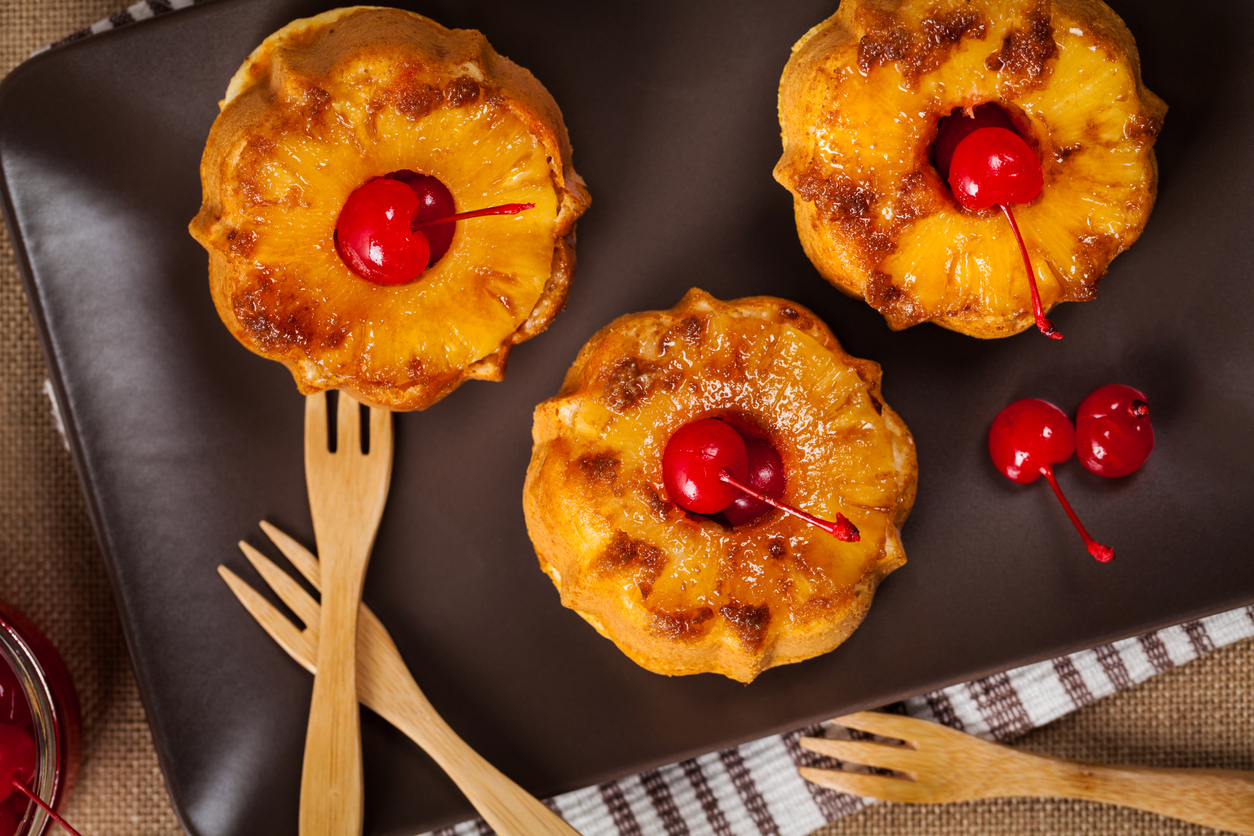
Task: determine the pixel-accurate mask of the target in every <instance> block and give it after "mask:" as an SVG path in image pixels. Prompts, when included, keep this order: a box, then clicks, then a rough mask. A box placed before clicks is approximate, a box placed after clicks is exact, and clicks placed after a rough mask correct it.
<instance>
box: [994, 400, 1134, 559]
mask: <svg viewBox="0 0 1254 836" xmlns="http://www.w3.org/2000/svg"><path fill="white" fill-rule="evenodd" d="M1074 452H1075V428H1074V427H1072V425H1071V421H1070V420H1069V419H1068V418H1067V416H1066V415H1065V414H1064V413H1063V411H1062V410H1061V409H1059V408H1058V407H1056V406H1054V405H1053V404H1052V403H1048V402H1046V401H1042V400H1038V399H1036V398H1025V399H1024V400H1021V401H1015V402H1014V403H1012V404H1011V405H1010V406H1008V407H1006V408H1005V409H1003V410H1002V411H1001V412H999V413H997V417H996V418H994V419H993V426H992V427H991V428H990V429H989V431H988V454H989V456H991V457H992V459H993V464H994V465H996V466H997V469H998V470H1000V471H1001V472H1002V474H1003V475H1004V476H1005V477H1006V478H1007V479H1010V480H1011V481H1014V482H1018V483H1019V484H1021V485H1027V484H1030V483H1031V482H1035V481H1036V480H1037V479H1039V478H1040V477H1042V476H1044V477H1045V479H1046V481H1047V482H1049V486H1050V487H1051V488H1053V490H1054V495H1055V496H1057V497H1058V501H1059V502H1060V503H1062V507H1063V510H1064V511H1066V512H1067V516H1068V517H1070V518H1071V522H1072V523H1073V524H1074V525H1075V528H1076V531H1078V532H1080V537H1081V539H1083V540H1084V545H1085V546H1086V547H1087V548H1088V551H1089V554H1091V555H1093V557H1095V558H1096V559H1097V560H1099V561H1101V562H1102V563H1108V562H1110V561H1111V560H1114V558H1115V552H1114V549H1111V548H1110V547H1109V546H1103V545H1102V544H1100V543H1098V542H1097V541H1095V540H1094V539H1093V538H1092V537H1090V536H1089V533H1088V531H1086V530H1085V528H1084V526H1083V524H1081V522H1080V518H1079V517H1077V516H1076V514H1075V511H1074V510H1072V508H1071V503H1070V502H1068V501H1067V498H1066V497H1065V496H1064V495H1063V493H1062V488H1060V487H1058V480H1057V479H1055V478H1054V468H1053V466H1054V465H1055V464H1061V463H1062V462H1065V461H1066V460H1067V459H1069V458H1071V454H1072V453H1074Z"/></svg>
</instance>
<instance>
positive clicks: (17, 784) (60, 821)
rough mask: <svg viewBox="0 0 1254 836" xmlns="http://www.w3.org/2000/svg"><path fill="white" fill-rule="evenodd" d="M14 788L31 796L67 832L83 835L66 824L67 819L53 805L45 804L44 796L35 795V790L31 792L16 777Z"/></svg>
mask: <svg viewBox="0 0 1254 836" xmlns="http://www.w3.org/2000/svg"><path fill="white" fill-rule="evenodd" d="M13 789H15V790H19V791H21V793H22V794H23V795H25V796H26V797H27V798H29V799H30V800H31V801H33V802H35V803H36V804H37V805H39V807H40V808H41V809H42V810H43V811H44V812H45V813H47V814H48V818H50V819H52V820H53V821H54V822H56V823H57V824H59V825H61V826H62V827H64V828H65V830H66V832H68V833H72V834H74V836H82V834H81V833H79V832H78V831H77V830H75V829H74V828H72V827H70V826H69V825H68V824H66V821H65V819H63V818H61V817H60V816H58V815H57V814H56V811H54V810H53V809H52V808H51V807H49V806H48V805H47V804H45V803H44V800H43V799H42V798H40V797H39V796H37V795H35V794H34V793H33V792H31V791H30V790H29V789H27V788H26V785H25V784H23V783H22V782H21V781H18V780H17V779H16V778H14V779H13Z"/></svg>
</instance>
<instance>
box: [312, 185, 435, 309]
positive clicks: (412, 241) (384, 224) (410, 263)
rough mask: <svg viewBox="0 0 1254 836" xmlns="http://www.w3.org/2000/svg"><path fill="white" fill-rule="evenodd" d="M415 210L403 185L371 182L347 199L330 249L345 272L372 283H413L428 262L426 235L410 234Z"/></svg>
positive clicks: (415, 202) (415, 200) (410, 191)
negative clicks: (338, 254) (347, 268)
mask: <svg viewBox="0 0 1254 836" xmlns="http://www.w3.org/2000/svg"><path fill="white" fill-rule="evenodd" d="M418 207H419V200H418V195H417V194H416V193H415V192H414V190H413V189H411V188H410V187H409V186H407V185H405V184H404V183H402V182H401V181H399V180H393V179H391V178H389V177H376V178H375V179H373V180H370V181H368V182H366V183H365V184H364V185H362V186H359V187H358V188H357V189H355V190H354V191H353V193H352V194H351V195H349V196H348V200H346V201H345V202H344V208H343V209H341V210H340V217H339V220H337V221H336V224H335V244H336V247H337V248H338V249H339V252H340V258H342V259H343V260H344V263H345V264H347V265H348V267H349V269H350V270H352V271H353V272H354V273H356V274H357V275H359V276H361V277H362V278H363V279H367V280H368V281H372V282H374V283H375V284H404V283H405V282H408V281H412V280H413V279H416V278H418V275H419V274H420V273H421V272H422V271H423V270H426V269H427V263H428V262H429V261H430V260H431V246H430V244H428V242H427V236H425V235H415V234H413V231H412V230H411V228H410V227H411V226H412V224H413V221H414V215H416V214H417V212H418Z"/></svg>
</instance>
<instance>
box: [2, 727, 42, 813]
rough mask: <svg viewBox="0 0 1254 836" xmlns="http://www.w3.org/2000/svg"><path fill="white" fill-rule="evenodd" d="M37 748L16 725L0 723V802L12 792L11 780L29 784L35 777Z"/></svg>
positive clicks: (37, 756) (37, 757)
mask: <svg viewBox="0 0 1254 836" xmlns="http://www.w3.org/2000/svg"><path fill="white" fill-rule="evenodd" d="M38 763H39V750H38V749H37V748H36V746H35V741H34V740H33V739H32V738H31V736H30V735H29V734H27V733H26V732H25V731H23V730H22V729H19V728H18V727H17V726H9V725H0V802H2V801H4V800H6V799H7V798H8V797H9V794H10V793H12V792H13V782H14V781H17V782H18V783H21V784H29V783H30V782H31V781H32V780H34V778H35V768H36V766H37V765H38Z"/></svg>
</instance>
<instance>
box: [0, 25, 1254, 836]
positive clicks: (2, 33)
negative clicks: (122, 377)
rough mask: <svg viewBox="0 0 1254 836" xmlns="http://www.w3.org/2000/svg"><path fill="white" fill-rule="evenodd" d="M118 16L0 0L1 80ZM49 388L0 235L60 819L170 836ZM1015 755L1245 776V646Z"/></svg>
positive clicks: (1072, 722)
mask: <svg viewBox="0 0 1254 836" xmlns="http://www.w3.org/2000/svg"><path fill="white" fill-rule="evenodd" d="M119 6H120V3H119V2H118V0H42V1H41V0H0V74H3V73H7V72H8V71H9V70H10V69H12V68H13V67H14V66H15V65H17V64H18V63H19V62H20V61H22V60H23V59H24V58H26V57H27V56H28V55H29V54H30V53H31V52H32V51H33V50H35V49H37V48H38V47H40V46H43V45H45V44H47V43H51V42H53V41H55V40H58V39H60V38H62V37H64V36H65V35H67V34H69V33H71V32H73V31H75V30H77V29H80V28H82V27H84V26H88V25H90V24H92V23H94V22H96V21H97V20H100V19H101V18H104V17H107V16H108V15H110V14H112V13H113V12H116V11H118V9H119ZM138 25H143V24H142V23H141V24H138ZM50 106H55V104H52V105H50ZM142 245H143V242H142V241H136V242H135V246H142ZM46 376H47V372H46V369H45V366H44V359H43V356H42V354H41V353H40V350H39V345H38V342H37V340H36V336H35V328H34V325H33V323H32V321H31V318H30V313H29V309H28V307H27V302H26V297H25V295H24V293H23V291H22V287H21V283H20V280H19V278H18V274H17V268H16V266H15V264H14V260H13V251H12V248H11V246H10V243H9V241H8V238H7V236H3V234H2V233H0V599H2V600H5V601H8V602H10V603H11V604H13V605H14V606H16V607H17V608H18V609H20V610H22V611H23V612H25V613H26V614H27V615H29V616H31V617H32V618H33V619H34V620H35V621H36V622H38V623H39V624H40V625H41V626H43V627H44V629H45V630H46V631H47V633H48V634H49V636H50V637H51V638H52V639H53V641H54V642H55V643H56V644H57V645H58V647H60V648H61V651H62V653H63V654H64V655H65V658H66V662H67V663H68V664H69V667H70V671H71V673H72V674H73V676H74V680H75V682H76V683H77V685H78V689H79V695H80V697H81V698H82V702H83V713H84V719H83V731H84V743H85V746H84V760H83V771H82V776H81V779H80V783H79V787H78V790H77V792H76V794H75V796H74V798H73V799H72V801H71V803H70V805H69V809H68V810H67V812H66V815H67V818H68V819H69V820H70V821H71V822H73V823H75V824H76V826H77V827H79V828H80V829H81V830H82V832H83V833H84V834H85V835H86V834H99V835H100V836H105V835H106V834H107V835H108V836H115V835H116V836H144V834H176V833H179V832H180V831H179V827H178V823H177V821H176V819H175V816H174V813H173V811H172V810H171V808H170V803H169V799H168V798H167V796H166V793H165V786H164V784H163V782H162V778H161V773H160V771H159V769H158V767H157V759H156V755H155V754H154V752H153V748H152V740H151V737H150V735H149V732H148V727H147V725H146V724H145V721H144V710H143V707H142V706H141V705H140V701H139V695H138V691H137V689H136V686H135V679H134V676H133V674H132V672H131V667H130V663H129V661H128V659H127V655H126V649H125V647H124V645H123V640H122V634H121V630H120V628H119V626H118V619H117V614H116V611H115V609H114V606H113V601H112V598H111V596H110V592H109V587H108V582H107V581H106V579H105V575H104V571H103V569H102V566H101V558H100V554H99V551H98V549H97V546H96V541H95V538H94V536H93V534H92V530H91V525H90V523H89V522H88V519H87V513H86V509H85V507H84V504H83V498H82V493H81V489H80V487H79V483H78V480H77V477H76V476H75V473H74V466H73V463H72V462H71V460H70V456H69V454H68V453H67V452H66V450H65V448H64V447H63V446H62V443H61V440H60V438H59V437H58V435H57V433H56V430H55V429H54V427H53V423H52V419H51V416H50V412H49V404H48V400H47V398H46V397H45V396H44V394H43V392H42V386H43V382H44V379H45V377H46ZM1020 745H1022V746H1024V747H1025V748H1028V749H1031V750H1034V751H1040V752H1047V753H1050V754H1054V755H1059V756H1062V757H1071V758H1082V759H1086V760H1092V761H1104V762H1115V763H1119V762H1122V763H1136V764H1145V765H1160V766H1205V767H1220V768H1234V769H1254V642H1250V641H1245V642H1242V643H1240V644H1237V645H1234V646H1232V647H1229V648H1225V649H1223V650H1219V651H1217V652H1215V653H1213V654H1211V655H1210V656H1208V657H1206V658H1204V659H1202V660H1200V661H1197V662H1194V663H1191V664H1189V665H1187V666H1185V667H1183V668H1181V669H1178V670H1176V671H1173V672H1171V673H1168V674H1165V675H1162V676H1159V677H1157V678H1155V679H1152V680H1150V681H1149V682H1148V683H1146V684H1144V685H1142V686H1140V687H1139V688H1136V689H1134V690H1132V691H1129V692H1124V693H1122V694H1119V695H1116V696H1114V697H1111V698H1109V699H1106V700H1103V701H1101V702H1098V703H1096V704H1094V705H1092V706H1089V707H1088V708H1085V709H1083V710H1081V711H1078V712H1076V713H1075V714H1073V715H1071V716H1070V717H1067V718H1066V719H1064V720H1061V721H1059V722H1057V723H1055V724H1053V725H1052V726H1050V727H1048V728H1046V729H1042V730H1039V731H1037V732H1034V733H1032V734H1031V735H1029V736H1028V737H1027V738H1025V739H1024V740H1023V741H1022V742H1021V744H1020ZM1212 832H1214V831H1208V830H1207V829H1205V828H1201V827H1196V826H1192V825H1185V824H1180V823H1178V822H1173V821H1168V820H1166V819H1162V818H1159V817H1157V816H1153V815H1149V814H1144V813H1137V812H1133V811H1128V810H1122V809H1118V808H1113V807H1103V806H1100V805H1096V804H1087V803H1081V802H1063V801H1036V800H1005V801H997V802H979V803H971V804H958V805H950V806H947V807H935V808H930V807H908V806H901V805H890V804H879V805H875V806H874V807H872V808H871V809H869V810H867V811H864V812H862V813H860V814H858V815H855V816H851V817H849V818H847V819H844V820H842V821H840V822H838V823H836V824H834V825H831V826H829V827H827V828H825V829H823V830H821V831H819V834H821V836H837V834H840V836H853V834H865V836H880V834H890V833H891V834H917V836H929V835H930V834H937V836H940V834H944V836H950V834H963V836H976V834H989V836H993V834H996V836H1012V835H1013V836H1017V834H1051V836H1053V835H1055V834H1102V835H1103V836H1105V834H1146V836H1151V835H1152V834H1172V836H1177V835H1180V834H1202V833H1212ZM816 836H818V834H816Z"/></svg>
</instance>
